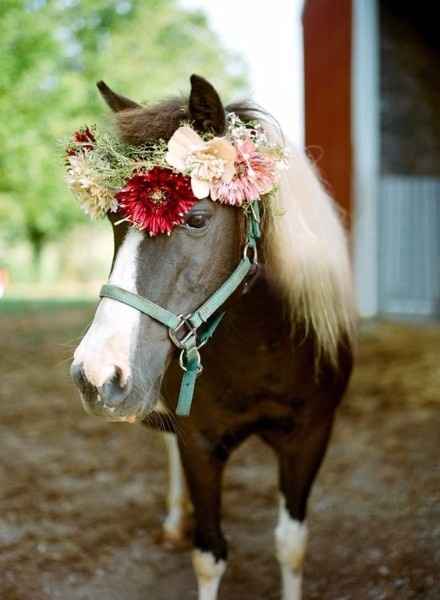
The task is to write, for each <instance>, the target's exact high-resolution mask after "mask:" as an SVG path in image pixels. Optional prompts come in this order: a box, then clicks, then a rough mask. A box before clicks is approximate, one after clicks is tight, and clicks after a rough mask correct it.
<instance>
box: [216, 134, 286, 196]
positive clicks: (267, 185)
mask: <svg viewBox="0 0 440 600" xmlns="http://www.w3.org/2000/svg"><path fill="white" fill-rule="evenodd" d="M236 150H237V158H236V161H235V175H234V177H233V178H232V180H231V181H230V182H227V181H219V182H214V183H212V184H211V198H212V200H214V201H218V202H221V203H222V204H230V205H232V206H241V205H242V204H244V203H247V202H252V201H253V200H257V199H258V198H259V197H260V196H261V195H264V194H268V193H269V192H270V191H271V190H272V189H273V188H274V186H275V182H276V164H275V161H274V160H273V159H272V158H271V157H270V156H268V155H266V154H263V152H259V151H258V150H257V148H256V147H255V144H254V143H253V142H252V141H251V140H250V139H247V140H244V141H243V142H241V143H238V144H237V145H236Z"/></svg>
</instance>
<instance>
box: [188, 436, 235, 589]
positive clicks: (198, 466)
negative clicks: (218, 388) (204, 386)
mask: <svg viewBox="0 0 440 600" xmlns="http://www.w3.org/2000/svg"><path fill="white" fill-rule="evenodd" d="M207 446H208V444H201V445H198V444H197V445H196V446H194V445H192V444H189V443H187V444H185V445H184V446H183V445H182V446H181V447H180V451H181V455H182V463H183V468H184V470H185V473H186V479H187V482H188V486H189V492H190V495H191V500H192V503H193V506H194V536H193V540H194V551H193V556H192V559H193V567H194V571H195V575H196V578H197V584H198V590H199V600H216V598H217V593H218V588H219V585H220V581H221V578H222V575H223V573H224V572H225V570H226V558H227V545H226V540H225V538H224V537H223V533H222V530H221V524H220V520H221V515H220V511H221V479H222V471H223V466H224V462H223V461H222V460H219V459H218V458H217V457H215V456H213V455H212V454H211V453H210V452H209V450H207Z"/></svg>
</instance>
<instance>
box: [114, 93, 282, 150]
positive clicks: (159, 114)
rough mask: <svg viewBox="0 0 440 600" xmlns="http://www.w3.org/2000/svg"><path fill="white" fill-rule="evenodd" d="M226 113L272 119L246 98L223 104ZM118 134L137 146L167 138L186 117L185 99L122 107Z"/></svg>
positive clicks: (117, 120)
mask: <svg viewBox="0 0 440 600" xmlns="http://www.w3.org/2000/svg"><path fill="white" fill-rule="evenodd" d="M225 111H226V113H230V112H234V113H236V114H237V115H238V116H239V117H240V119H242V120H243V121H249V120H251V119H258V120H262V121H269V122H271V123H272V124H275V125H277V126H278V124H277V123H276V121H275V119H274V118H273V117H272V116H271V115H270V114H269V113H267V112H266V111H264V110H263V109H262V108H260V107H258V106H256V105H253V104H251V103H250V102H248V101H240V102H233V103H231V104H229V105H227V106H226V107H225ZM115 119H116V126H117V130H118V132H119V135H120V137H121V139H122V141H124V142H125V143H126V144H131V145H133V146H138V145H140V144H144V143H145V142H146V141H147V140H158V139H163V140H169V139H170V137H171V136H172V135H173V133H174V132H175V131H176V129H177V128H178V127H179V126H180V125H181V123H182V122H184V121H190V120H191V117H190V113H189V108H188V99H187V98H185V97H182V96H181V97H175V98H170V99H168V100H165V101H163V102H160V103H158V104H154V105H152V106H141V107H139V108H130V109H126V110H122V111H120V112H118V113H116V114H115Z"/></svg>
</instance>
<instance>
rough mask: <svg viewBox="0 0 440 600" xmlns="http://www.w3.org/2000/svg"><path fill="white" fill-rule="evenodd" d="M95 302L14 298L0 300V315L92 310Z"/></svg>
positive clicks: (86, 300)
mask: <svg viewBox="0 0 440 600" xmlns="http://www.w3.org/2000/svg"><path fill="white" fill-rule="evenodd" d="M94 305H96V301H94V300H88V299H84V298H32V299H28V298H14V297H7V298H2V299H0V315H16V314H17V313H35V312H44V311H53V310H64V309H77V308H92V307H93V306H94Z"/></svg>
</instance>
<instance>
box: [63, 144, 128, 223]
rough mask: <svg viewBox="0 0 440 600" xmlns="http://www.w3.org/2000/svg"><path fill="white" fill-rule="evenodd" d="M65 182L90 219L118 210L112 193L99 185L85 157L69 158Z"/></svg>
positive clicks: (81, 155)
mask: <svg viewBox="0 0 440 600" xmlns="http://www.w3.org/2000/svg"><path fill="white" fill-rule="evenodd" d="M67 161H68V167H67V173H66V182H67V184H68V185H69V187H70V189H71V190H72V192H73V193H74V194H75V196H76V197H77V198H78V201H79V203H80V206H81V208H82V209H83V210H84V212H85V213H86V214H88V215H89V216H90V217H92V218H97V217H102V216H104V215H105V214H106V213H107V212H108V211H111V212H115V211H116V210H117V208H118V203H117V200H116V199H115V196H114V193H113V192H112V191H111V190H109V189H108V188H105V187H104V186H102V185H100V182H99V180H97V177H96V174H95V173H94V172H93V171H92V170H91V169H90V167H89V165H88V163H87V159H86V156H85V155H84V154H78V155H74V156H69V157H68V159H67Z"/></svg>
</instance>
